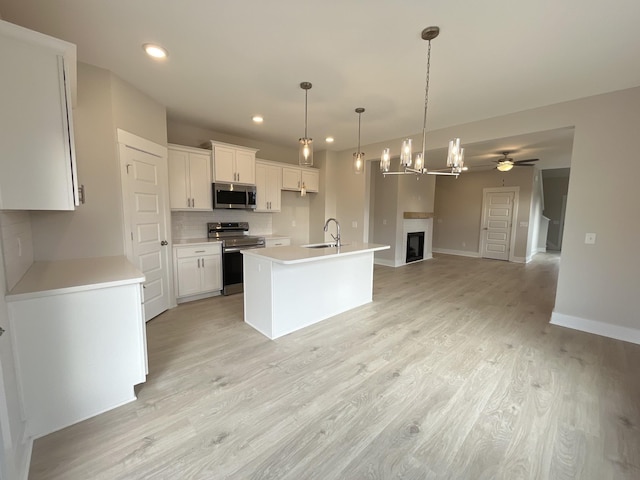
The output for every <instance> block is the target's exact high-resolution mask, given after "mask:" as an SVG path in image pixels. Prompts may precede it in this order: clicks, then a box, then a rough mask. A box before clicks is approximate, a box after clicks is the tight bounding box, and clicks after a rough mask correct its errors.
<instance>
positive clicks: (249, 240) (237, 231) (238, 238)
mask: <svg viewBox="0 0 640 480" xmlns="http://www.w3.org/2000/svg"><path fill="white" fill-rule="evenodd" d="M207 231H208V234H207V236H208V237H209V238H215V239H216V240H220V241H221V242H222V285H223V289H222V294H223V295H231V294H233V293H240V292H242V291H243V288H242V284H243V281H242V280H243V276H242V253H240V252H241V251H242V250H247V249H250V248H264V237H257V236H254V235H248V234H247V232H248V231H249V223H248V222H218V223H207Z"/></svg>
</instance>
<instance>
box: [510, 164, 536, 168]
mask: <svg viewBox="0 0 640 480" xmlns="http://www.w3.org/2000/svg"><path fill="white" fill-rule="evenodd" d="M513 166H514V167H535V165H531V164H530V163H514V164H513Z"/></svg>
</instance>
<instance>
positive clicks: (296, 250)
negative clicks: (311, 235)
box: [243, 244, 389, 339]
mask: <svg viewBox="0 0 640 480" xmlns="http://www.w3.org/2000/svg"><path fill="white" fill-rule="evenodd" d="M385 248H389V247H388V246H384V245H373V244H360V245H352V246H345V247H342V248H341V249H336V248H328V249H320V250H321V251H318V250H316V249H308V248H304V247H277V248H265V249H257V250H245V251H244V252H243V253H244V259H243V260H244V262H243V264H244V320H245V322H246V323H248V324H249V325H251V326H252V327H253V328H255V329H256V330H258V331H259V332H260V333H262V334H264V335H266V336H267V337H269V338H270V339H275V338H278V337H281V336H283V335H286V334H288V333H291V332H295V331H296V330H299V329H301V328H304V327H307V326H309V325H312V324H314V323H317V322H320V321H321V320H325V319H327V318H329V317H333V316H334V315H338V314H339V313H342V312H345V311H347V310H351V309H352V308H355V307H358V306H360V305H364V304H366V303H369V302H371V301H372V292H373V252H374V251H376V250H382V249H385Z"/></svg>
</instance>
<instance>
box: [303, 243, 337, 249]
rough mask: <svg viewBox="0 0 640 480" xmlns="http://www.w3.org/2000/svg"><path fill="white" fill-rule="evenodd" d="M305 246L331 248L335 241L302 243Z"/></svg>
mask: <svg viewBox="0 0 640 480" xmlns="http://www.w3.org/2000/svg"><path fill="white" fill-rule="evenodd" d="M302 246H303V247H304V248H330V247H335V246H336V244H335V242H330V243H311V244H309V245H302Z"/></svg>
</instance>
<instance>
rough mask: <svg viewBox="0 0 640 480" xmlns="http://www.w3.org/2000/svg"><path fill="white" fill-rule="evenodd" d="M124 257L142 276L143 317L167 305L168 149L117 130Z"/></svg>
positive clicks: (146, 318)
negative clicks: (124, 244) (125, 255)
mask: <svg viewBox="0 0 640 480" xmlns="http://www.w3.org/2000/svg"><path fill="white" fill-rule="evenodd" d="M118 142H119V143H120V166H121V175H122V195H123V204H124V205H123V207H124V212H125V242H126V251H127V258H128V259H129V261H130V262H131V263H133V264H134V265H135V266H136V267H138V269H140V271H142V273H144V275H145V281H144V284H143V286H144V289H143V292H144V311H145V320H146V321H149V320H150V319H152V318H153V317H155V316H157V315H159V314H161V313H162V312H164V311H165V310H167V309H168V308H169V302H170V282H169V278H170V275H169V273H170V272H169V268H170V267H169V248H170V247H169V241H168V240H169V238H168V232H167V223H168V218H167V216H168V215H167V214H168V208H167V207H168V188H169V187H168V180H167V149H166V148H165V147H162V146H160V145H157V144H155V143H152V142H149V141H148V140H145V139H142V138H139V137H136V136H134V135H131V134H128V133H126V132H123V131H122V130H118Z"/></svg>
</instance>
